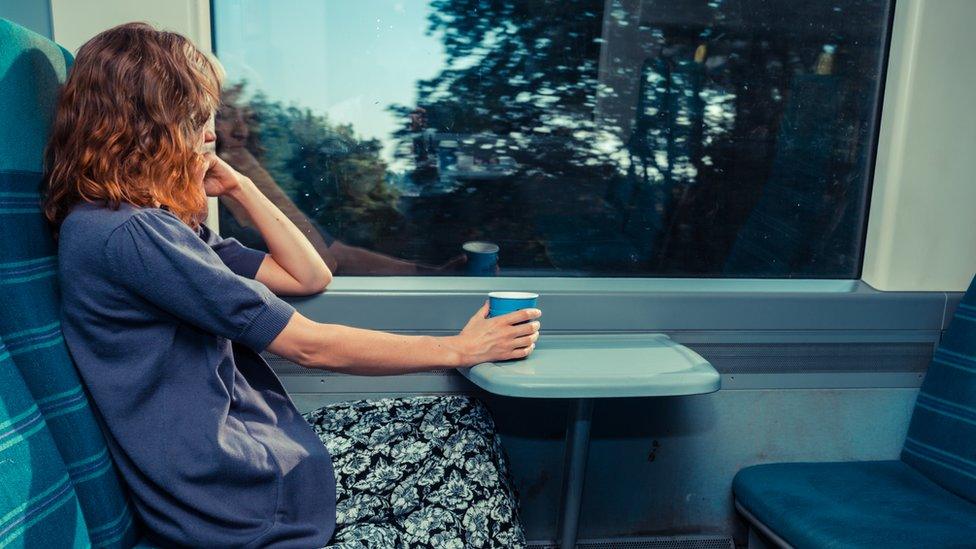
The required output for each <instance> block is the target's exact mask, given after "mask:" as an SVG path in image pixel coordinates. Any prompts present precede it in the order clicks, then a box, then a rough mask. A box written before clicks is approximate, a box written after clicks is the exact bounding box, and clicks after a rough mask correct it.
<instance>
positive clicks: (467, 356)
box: [456, 301, 542, 367]
mask: <svg viewBox="0 0 976 549" xmlns="http://www.w3.org/2000/svg"><path fill="white" fill-rule="evenodd" d="M540 316H542V311H540V310H539V309H522V310H520V311H515V312H512V313H508V314H506V315H502V316H496V317H493V318H487V317H488V302H487V301H485V303H484V305H482V306H481V308H480V309H478V312H477V313H475V314H474V316H472V317H471V320H469V321H468V323H467V325H465V327H464V329H463V330H461V333H460V334H459V335H457V336H456V339H457V340H458V342H459V344H460V349H461V362H462V364H461V367H469V366H474V365H475V364H481V363H482V362H492V361H495V360H510V359H515V358H525V357H527V356H529V354H531V353H532V351H533V350H534V349H535V342H536V340H537V339H539V327H540V326H541V323H540V322H539V321H538V320H535V319H537V318H539V317H540ZM525 321H529V322H526V323H525V324H518V323H519V322H525ZM516 324H518V325H517V326H516Z"/></svg>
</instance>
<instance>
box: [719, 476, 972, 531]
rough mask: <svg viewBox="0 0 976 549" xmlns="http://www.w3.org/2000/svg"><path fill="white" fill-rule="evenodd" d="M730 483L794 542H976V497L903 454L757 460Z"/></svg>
mask: <svg viewBox="0 0 976 549" xmlns="http://www.w3.org/2000/svg"><path fill="white" fill-rule="evenodd" d="M732 489H733V491H734V492H735V498H736V501H738V502H739V504H740V505H741V506H742V507H744V508H745V509H746V510H747V511H748V512H749V513H751V514H752V515H753V516H754V517H756V519H758V520H759V521H760V522H762V523H763V524H764V525H766V526H767V527H768V528H769V529H770V530H772V531H773V532H774V533H775V534H777V535H778V536H780V537H781V538H783V539H784V540H785V541H787V542H788V543H790V544H791V545H793V546H794V547H797V548H805V547H818V548H830V547H886V548H896V547H906V548H907V547H912V548H915V547H941V548H946V547H973V546H974V545H976V505H974V504H972V503H970V502H969V501H967V500H965V499H962V498H960V497H959V496H956V495H955V494H952V493H950V492H948V491H946V490H944V489H943V488H942V487H940V486H939V485H937V484H935V483H934V482H932V481H931V480H929V479H928V478H926V477H925V476H924V475H922V474H921V473H919V472H918V471H916V470H915V469H913V468H912V467H910V466H909V465H907V464H905V463H904V462H901V461H862V462H845V463H775V464H769V465H756V466H753V467H748V468H746V469H743V470H741V471H739V474H737V475H736V476H735V480H734V481H733V483H732Z"/></svg>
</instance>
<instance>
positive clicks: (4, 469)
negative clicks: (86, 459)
mask: <svg viewBox="0 0 976 549" xmlns="http://www.w3.org/2000/svg"><path fill="white" fill-rule="evenodd" d="M88 546H89V537H88V529H87V524H86V523H85V517H84V515H83V514H82V512H81V506H80V505H79V503H78V498H77V496H76V494H75V489H74V485H73V484H72V482H71V476H70V475H69V474H68V468H67V467H66V466H65V464H64V461H62V459H61V454H60V453H59V452H58V448H57V446H56V445H55V444H54V439H53V438H51V432H50V431H49V430H48V428H47V423H46V422H45V421H44V417H43V415H42V414H41V410H40V407H39V406H38V405H37V402H36V401H35V400H34V397H33V396H32V395H31V393H30V391H29V390H28V389H27V385H25V384H24V380H23V379H22V378H21V377H20V372H19V371H18V370H17V367H16V366H15V365H14V363H13V358H12V356H11V353H10V351H9V350H8V349H7V348H6V346H4V344H3V342H0V547H88Z"/></svg>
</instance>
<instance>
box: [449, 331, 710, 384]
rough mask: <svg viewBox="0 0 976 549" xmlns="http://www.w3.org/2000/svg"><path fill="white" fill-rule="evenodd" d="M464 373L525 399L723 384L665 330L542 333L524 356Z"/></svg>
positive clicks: (479, 366) (689, 350)
mask: <svg viewBox="0 0 976 549" xmlns="http://www.w3.org/2000/svg"><path fill="white" fill-rule="evenodd" d="M460 372H461V374H462V375H464V376H465V377H466V378H468V379H469V380H471V381H472V382H473V383H474V384H475V385H477V386H479V387H481V388H482V389H484V390H486V391H488V392H490V393H494V394H497V395H504V396H513V397H525V398H618V397H660V396H679V395H696V394H703V393H711V392H714V391H717V390H718V389H719V387H720V385H721V377H720V376H719V374H718V372H717V371H715V368H713V367H712V365H711V364H709V363H708V361H707V360H705V359H704V358H702V357H701V356H699V355H698V353H696V352H694V351H692V350H691V349H689V348H688V347H685V346H684V345H681V344H679V343H676V342H674V341H672V340H671V338H669V337H668V336H666V335H664V334H600V335H547V334H543V335H542V337H540V338H539V342H538V343H537V344H536V348H535V351H534V352H533V353H532V354H531V355H530V356H529V357H528V358H526V359H525V360H518V361H508V362H498V363H493V362H486V363H484V364H478V365H477V366H474V367H473V368H470V369H466V370H465V369H461V370H460Z"/></svg>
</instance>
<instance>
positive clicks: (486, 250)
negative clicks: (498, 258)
mask: <svg viewBox="0 0 976 549" xmlns="http://www.w3.org/2000/svg"><path fill="white" fill-rule="evenodd" d="M461 249H463V250H464V251H466V252H474V253H479V254H493V253H498V244H494V243H492V242H481V241H478V240H472V241H470V242H465V243H464V244H462V245H461Z"/></svg>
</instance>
